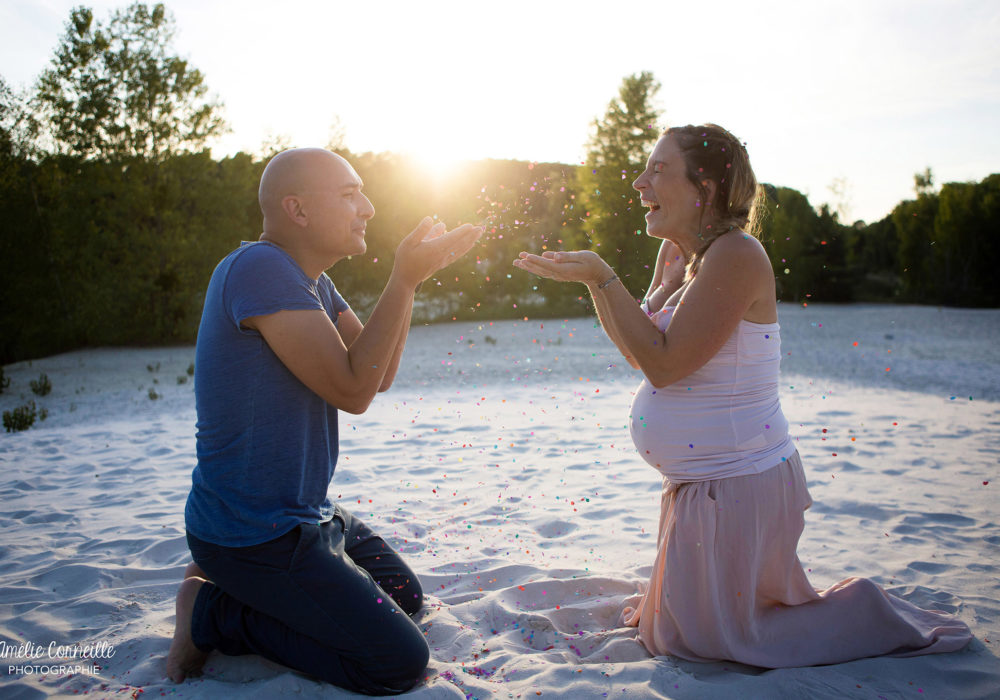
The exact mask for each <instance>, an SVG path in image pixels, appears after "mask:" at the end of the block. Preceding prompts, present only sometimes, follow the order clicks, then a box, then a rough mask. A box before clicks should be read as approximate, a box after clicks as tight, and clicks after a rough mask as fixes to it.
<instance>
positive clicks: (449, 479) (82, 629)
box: [0, 305, 1000, 700]
mask: <svg viewBox="0 0 1000 700" xmlns="http://www.w3.org/2000/svg"><path fill="white" fill-rule="evenodd" d="M779 313H780V314H781V323H782V341H783V347H782V350H783V355H784V359H783V365H782V379H781V382H782V385H781V391H782V401H783V406H784V411H785V414H786V415H787V416H788V418H789V421H790V423H791V424H792V434H793V437H794V438H795V439H796V440H797V442H798V446H799V451H800V453H801V454H802V457H803V462H804V464H805V467H806V473H807V476H808V479H809V489H810V492H811V494H812V497H813V499H814V501H815V504H814V505H813V507H812V508H811V509H810V510H809V511H808V512H807V514H806V530H805V533H804V535H803V537H802V540H801V543H800V547H799V556H800V559H801V560H802V563H803V565H804V566H805V567H806V568H807V569H808V571H809V576H810V580H811V581H812V583H813V585H814V586H815V587H817V588H826V587H828V586H830V585H832V584H833V583H835V582H837V581H839V580H841V579H843V578H846V577H848V576H865V577H869V578H871V579H873V580H874V581H875V582H877V583H879V584H880V585H882V586H884V587H885V588H886V589H888V590H889V591H890V592H891V593H893V594H894V595H897V596H900V597H902V598H905V599H907V600H909V601H911V602H913V603H915V604H917V605H919V606H921V607H925V608H933V609H937V610H944V611H948V612H950V613H954V614H956V615H957V616H958V617H959V618H961V619H962V620H963V621H965V622H966V623H967V624H968V625H969V626H970V627H971V628H972V631H973V633H974V635H975V640H974V641H973V642H972V643H971V644H970V645H969V646H968V647H967V648H966V649H965V650H963V651H960V652H956V653H952V654H942V655H934V656H925V657H917V658H910V659H892V658H874V659H863V660H859V661H854V662H851V663H845V664H839V665H834V666H825V667H814V668H793V669H782V670H773V671H764V670H761V669H757V668H752V667H747V666H741V665H739V664H732V663H714V664H697V663H691V662H686V661H683V660H680V659H677V658H674V657H656V658H654V657H651V656H649V654H648V653H647V652H646V651H645V649H644V648H643V647H642V646H641V645H640V644H639V643H638V642H637V641H636V638H635V630H634V629H631V628H623V627H620V626H619V615H620V613H621V610H622V608H623V606H624V605H625V602H626V601H627V600H628V599H630V598H631V597H633V596H634V595H635V594H636V593H637V592H638V591H639V590H640V586H642V585H645V580H646V578H647V576H648V574H649V571H650V568H651V565H652V561H653V556H654V553H655V547H656V543H655V536H656V524H657V516H658V513H657V508H658V506H659V489H660V478H659V475H658V474H657V473H656V472H655V471H654V470H653V469H651V468H649V467H648V466H647V465H646V464H645V463H644V462H643V461H642V460H641V459H639V458H638V456H637V455H636V454H635V453H634V448H633V446H632V442H631V440H630V438H629V433H628V427H627V417H628V409H629V405H630V402H631V398H632V392H633V391H634V390H635V388H636V386H637V385H638V384H639V381H640V375H639V373H638V372H636V371H634V370H632V369H631V368H629V367H628V366H627V365H624V363H623V362H622V360H621V359H620V357H619V356H618V355H617V354H616V352H615V351H614V348H613V346H612V345H611V343H610V342H609V341H608V340H607V339H606V338H605V336H604V335H603V333H602V332H601V330H600V329H599V328H597V327H595V322H594V319H591V318H580V319H569V320H532V319H528V320H522V321H503V322H493V323H490V322H488V321H482V322H456V323H449V324H441V325H435V326H422V327H416V328H414V329H413V331H412V332H411V335H410V341H409V343H408V346H407V350H406V354H405V356H404V359H403V366H402V369H401V370H400V373H399V376H398V379H397V381H396V384H395V385H394V387H393V388H392V389H391V390H390V391H389V392H387V393H385V394H382V395H380V396H379V397H378V398H377V399H376V401H375V403H374V404H373V405H372V407H371V409H370V410H369V412H368V413H367V414H365V415H362V416H353V415H349V414H341V459H340V463H339V465H338V467H337V472H336V475H335V477H334V481H333V483H332V485H331V487H330V488H331V494H332V495H333V496H335V497H336V498H337V499H338V500H339V501H340V502H341V503H342V504H343V505H344V506H345V507H347V508H348V509H350V510H351V511H352V512H353V513H355V514H356V515H358V516H360V517H361V518H362V519H364V520H365V521H366V522H368V523H369V524H370V525H372V526H373V527H374V528H375V529H376V530H377V531H378V532H380V533H381V534H382V535H383V536H386V538H387V539H389V540H390V541H391V542H392V544H393V545H394V546H396V547H397V549H398V550H399V551H401V552H402V553H403V554H404V555H405V556H406V558H407V560H408V561H409V562H410V564H411V565H412V566H413V568H414V569H415V570H416V572H417V573H418V574H419V576H420V579H421V581H422V582H423V586H424V590H425V592H426V593H427V597H426V601H425V609H424V610H423V611H422V612H421V613H420V614H419V616H418V617H417V622H418V624H419V626H420V627H421V629H422V630H423V631H424V632H425V634H426V637H427V640H428V643H429V644H430V647H431V662H430V665H429V666H428V668H427V671H426V678H425V680H424V681H423V682H422V683H421V684H420V685H418V686H417V687H416V688H415V689H414V690H412V691H411V692H410V693H408V694H407V696H406V697H413V698H415V699H419V700H429V699H432V698H435V699H436V698H534V697H561V698H604V697H608V698H612V697H614V698H775V697H779V698H785V697H788V698H872V699H877V698H948V699H952V698H960V699H964V698H991V697H992V698H995V697H998V696H1000V658H998V656H1000V653H998V647H1000V498H998V497H997V488H1000V311H997V310H963V309H939V308H934V307H891V306H850V307H838V306H822V305H810V306H808V307H803V306H791V305H782V306H781V307H780V310H779ZM193 360H194V349H193V348H192V347H178V348H145V349H94V350H86V351H79V352H73V353H68V354H64V355H59V356H55V357H50V358H44V359H39V360H34V361H31V362H20V363H17V364H14V365H8V366H6V367H5V368H4V371H5V373H6V376H7V377H9V378H10V379H11V385H10V387H9V388H8V389H6V390H5V391H4V393H3V394H0V409H2V410H11V409H13V408H14V407H15V406H19V405H22V404H24V403H26V402H27V401H29V400H34V401H35V403H36V405H37V407H38V408H44V409H46V410H47V412H48V415H47V417H46V419H45V420H44V421H37V422H36V423H35V425H34V426H33V427H32V428H31V429H30V430H27V431H24V432H18V433H3V434H0V497H2V505H0V531H2V533H3V539H2V542H0V696H2V697H4V698H17V699H22V698H41V697H69V696H77V695H83V694H87V696H88V697H112V698H119V697H136V698H137V697H140V696H141V697H144V698H149V697H156V696H160V695H166V696H176V697H187V698H205V699H208V698H220V697H237V698H246V699H248V700H249V699H250V698H285V697H296V698H313V697H317V698H318V697H323V698H337V697H347V696H353V694H352V693H348V692H346V691H342V690H340V689H338V688H335V687H333V686H330V685H326V684H323V683H320V682H317V681H315V680H312V679H310V678H308V677H306V676H303V675H301V674H298V673H296V672H293V671H291V670H289V669H287V668H284V667H281V666H277V665H275V664H272V663H270V662H267V661H265V660H263V659H261V658H260V657H255V656H245V657H225V656H221V655H218V654H213V655H212V656H211V657H210V659H209V661H208V663H207V665H206V667H205V674H204V676H203V677H201V678H198V679H192V680H189V681H187V682H185V683H184V684H182V685H174V684H173V683H171V682H169V681H168V680H166V678H165V667H164V658H165V655H166V652H167V649H168V647H169V643H170V637H171V635H172V633H173V628H174V596H175V594H176V591H177V585H178V582H179V581H180V579H181V577H182V573H183V570H184V567H185V565H186V564H187V563H188V562H189V561H190V555H189V553H188V551H187V546H186V543H185V539H184V521H183V507H184V501H185V498H186V496H187V493H188V490H189V488H190V476H191V470H192V468H193V466H194V449H195V440H194V432H195V428H194V424H195V410H194V392H193V386H192V379H191V378H190V377H189V376H188V374H187V370H188V368H189V366H190V365H191V363H192V362H193ZM42 373H44V374H46V375H47V376H48V377H49V379H50V381H51V383H52V393H50V394H49V395H47V396H44V397H39V396H35V395H34V394H32V392H31V389H30V388H29V381H30V380H32V379H37V378H38V376H39V375H40V374H42ZM154 396H155V398H153V397H154ZM53 643H54V645H55V646H56V647H58V646H63V647H70V648H71V647H73V646H74V645H91V646H92V648H94V649H96V648H98V647H99V646H100V645H104V646H103V647H102V648H103V649H104V651H105V652H108V650H109V649H110V647H113V653H110V654H109V653H104V655H103V657H102V658H96V659H85V660H80V659H76V660H74V659H72V658H67V656H68V654H67V653H66V651H67V650H66V649H64V650H63V652H64V653H63V654H62V656H61V657H60V656H58V655H56V656H51V655H50V654H49V648H50V644H53ZM25 644H27V645H29V646H30V645H35V647H37V648H38V649H44V652H40V653H41V656H38V657H37V658H34V659H31V660H27V661H26V660H24V659H23V658H20V659H19V658H16V657H15V656H14V654H13V652H14V651H16V648H17V647H19V646H21V647H22V651H23V645H25ZM5 650H6V652H7V653H4V652H5ZM57 651H58V650H57ZM32 665H34V667H37V669H38V670H37V671H33V672H30V673H29V672H28V671H27V669H26V668H25V667H32ZM45 671H47V672H45Z"/></svg>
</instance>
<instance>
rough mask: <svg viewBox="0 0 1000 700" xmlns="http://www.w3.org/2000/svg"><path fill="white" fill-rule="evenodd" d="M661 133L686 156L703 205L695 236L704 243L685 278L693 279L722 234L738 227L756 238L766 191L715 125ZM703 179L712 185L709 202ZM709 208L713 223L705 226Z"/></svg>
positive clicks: (739, 148)
mask: <svg viewBox="0 0 1000 700" xmlns="http://www.w3.org/2000/svg"><path fill="white" fill-rule="evenodd" d="M663 135H664V136H667V137H669V138H672V139H674V142H675V143H676V144H677V147H678V149H679V150H680V152H681V154H682V155H683V157H684V164H685V166H686V170H687V177H688V180H690V181H691V182H692V183H693V184H694V186H695V187H697V188H698V191H699V192H700V193H701V196H702V201H703V202H704V203H705V205H706V206H704V207H702V210H701V215H700V216H699V219H698V235H699V237H700V238H701V239H702V240H703V241H704V242H703V243H702V245H701V246H699V248H698V249H697V250H696V251H695V252H694V255H693V256H692V257H691V260H690V261H689V262H688V277H693V276H694V274H695V273H696V272H697V271H698V268H699V267H700V266H701V261H702V259H703V258H704V257H705V252H706V251H707V250H708V248H709V246H711V245H712V243H713V242H714V241H715V239H717V238H718V237H719V236H721V235H722V234H723V233H726V232H727V231H731V230H732V229H734V228H739V229H742V230H743V231H745V232H746V233H748V234H749V235H751V236H754V237H755V238H756V237H758V236H759V234H760V221H761V217H762V214H763V213H764V211H765V207H764V188H763V187H761V186H760V185H759V184H758V183H757V176H756V175H754V172H753V168H752V167H750V156H749V155H747V149H746V147H744V145H743V144H742V143H741V142H740V140H739V139H738V138H736V137H735V136H733V135H732V134H731V133H730V132H728V131H727V130H725V129H723V128H722V127H721V126H719V125H718V124H701V125H699V126H695V125H693V124H688V125H687V126H675V127H671V128H669V129H667V130H666V131H665V132H663ZM707 180H711V181H712V182H714V183H715V196H714V198H712V199H711V200H709V192H708V187H707V186H706V184H705V182H706V181H707ZM708 206H711V211H712V212H713V214H714V219H713V221H712V223H710V224H707V225H706V226H704V227H703V226H702V221H703V219H704V216H705V210H706V209H707V208H708Z"/></svg>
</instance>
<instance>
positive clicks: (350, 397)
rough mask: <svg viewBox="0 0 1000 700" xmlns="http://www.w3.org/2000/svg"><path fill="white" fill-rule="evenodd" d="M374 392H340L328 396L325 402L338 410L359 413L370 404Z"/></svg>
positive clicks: (365, 409)
mask: <svg viewBox="0 0 1000 700" xmlns="http://www.w3.org/2000/svg"><path fill="white" fill-rule="evenodd" d="M374 398H375V394H374V393H371V392H364V393H351V394H341V395H339V396H336V397H329V398H327V399H326V402H327V403H328V404H330V405H331V406H333V407H334V408H336V409H337V410H339V411H344V412H345V413H351V414H354V415H356V416H357V415H361V414H362V413H364V412H365V411H367V410H368V407H369V406H371V403H372V399H374Z"/></svg>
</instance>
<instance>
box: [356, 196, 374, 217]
mask: <svg viewBox="0 0 1000 700" xmlns="http://www.w3.org/2000/svg"><path fill="white" fill-rule="evenodd" d="M361 196H362V197H365V196H364V195H361ZM359 213H360V215H361V218H362V219H370V218H372V217H373V216H375V207H374V206H372V201H371V200H370V199H368V197H365V203H364V206H362V207H361V211H360V212H359Z"/></svg>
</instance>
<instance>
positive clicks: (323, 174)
mask: <svg viewBox="0 0 1000 700" xmlns="http://www.w3.org/2000/svg"><path fill="white" fill-rule="evenodd" d="M331 156H333V157H331V158H328V159H324V160H325V162H324V164H323V167H322V168H321V169H319V172H318V173H317V177H315V178H314V179H313V181H312V183H311V185H310V187H309V190H308V191H306V192H303V193H302V197H303V199H304V203H305V205H306V211H307V212H308V213H309V229H310V232H311V235H312V236H314V237H315V238H314V240H315V243H316V244H317V246H318V247H319V248H320V249H322V250H323V251H324V252H327V253H329V254H331V255H334V256H336V257H338V258H340V257H345V256H348V255H361V254H362V253H364V252H365V250H367V245H366V244H365V227H366V225H367V224H368V220H369V219H370V218H372V216H374V214H375V208H374V207H373V206H372V203H371V202H370V201H369V200H368V197H366V196H365V195H364V193H363V192H362V186H363V183H362V181H361V178H360V177H359V176H358V174H357V173H356V172H355V171H354V168H352V167H351V165H350V164H349V163H348V162H347V161H346V160H344V159H343V158H340V157H339V156H335V155H333V154H331Z"/></svg>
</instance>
